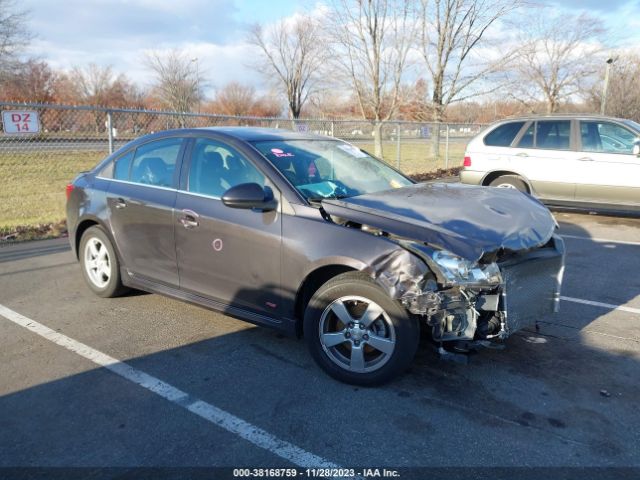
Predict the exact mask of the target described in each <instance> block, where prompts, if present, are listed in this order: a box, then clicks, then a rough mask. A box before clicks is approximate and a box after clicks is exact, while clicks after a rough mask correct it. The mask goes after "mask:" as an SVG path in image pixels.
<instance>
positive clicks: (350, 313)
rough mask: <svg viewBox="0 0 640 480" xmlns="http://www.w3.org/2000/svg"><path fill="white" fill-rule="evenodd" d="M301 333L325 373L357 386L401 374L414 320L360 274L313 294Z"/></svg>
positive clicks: (415, 339)
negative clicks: (302, 332)
mask: <svg viewBox="0 0 640 480" xmlns="http://www.w3.org/2000/svg"><path fill="white" fill-rule="evenodd" d="M336 312H338V313H336ZM368 312H371V313H368ZM363 319H364V321H363ZM304 332H305V339H306V342H307V346H308V347H309V351H310V352H311V355H312V357H313V359H314V360H315V361H316V363H317V364H318V365H319V366H320V367H321V368H322V369H323V370H324V371H325V372H326V373H328V374H329V375H330V376H332V377H333V378H335V379H336V380H339V381H341V382H345V383H350V384H353V385H363V386H374V385H380V384H382V383H385V382H388V381H389V380H391V379H392V378H394V377H396V376H398V375H399V374H400V373H402V372H403V371H404V370H405V369H406V368H407V367H409V365H410V364H411V361H412V360H413V357H414V355H415V353H416V350H417V348H418V343H419V341H420V328H419V325H418V321H417V319H416V318H414V317H412V316H411V315H410V314H409V312H407V311H406V310H405V309H404V308H403V307H402V305H400V303H399V302H397V301H395V300H393V299H391V298H390V297H389V295H387V293H386V292H385V291H384V290H383V289H382V288H381V287H380V286H378V285H377V284H376V283H375V282H374V281H373V280H372V279H371V278H370V277H368V276H367V275H365V274H363V273H360V272H348V273H344V274H342V275H338V276H337V277H335V278H333V279H332V280H330V281H329V282H327V283H325V284H324V285H323V286H322V287H320V289H318V291H317V292H316V293H315V294H314V295H313V297H312V298H311V300H310V301H309V304H308V305H307V308H306V310H305V315H304ZM334 342H335V343H334ZM383 350H384V351H383Z"/></svg>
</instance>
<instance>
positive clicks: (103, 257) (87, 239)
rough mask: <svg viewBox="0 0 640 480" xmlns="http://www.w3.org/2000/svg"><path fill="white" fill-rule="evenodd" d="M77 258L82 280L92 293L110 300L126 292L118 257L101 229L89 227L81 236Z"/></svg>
mask: <svg viewBox="0 0 640 480" xmlns="http://www.w3.org/2000/svg"><path fill="white" fill-rule="evenodd" d="M78 256H79V257H80V266H81V268H82V275H83V277H84V280H85V282H87V285H88V286H89V288H90V289H91V290H92V291H93V293H95V294H96V295H98V296H99V297H104V298H111V297H119V296H120V295H123V294H124V293H126V292H127V291H128V288H127V287H125V286H124V285H123V284H122V279H121V277H120V262H119V261H118V256H117V255H116V252H115V249H114V248H113V245H112V244H111V241H110V240H109V237H107V234H106V233H105V232H104V230H103V229H102V228H101V227H99V226H97V225H96V226H93V227H90V228H88V229H87V230H86V231H85V232H84V233H83V234H82V238H81V240H80V249H79V251H78ZM91 262H94V263H91Z"/></svg>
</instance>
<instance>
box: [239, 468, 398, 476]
mask: <svg viewBox="0 0 640 480" xmlns="http://www.w3.org/2000/svg"><path fill="white" fill-rule="evenodd" d="M233 477H234V478H295V477H306V478H398V477H400V473H399V472H398V471H397V470H392V469H387V468H363V469H358V470H356V469H353V468H304V469H303V468H234V469H233Z"/></svg>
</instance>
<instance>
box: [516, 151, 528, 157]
mask: <svg viewBox="0 0 640 480" xmlns="http://www.w3.org/2000/svg"><path fill="white" fill-rule="evenodd" d="M528 156H529V154H528V153H526V152H520V153H517V154H516V157H528Z"/></svg>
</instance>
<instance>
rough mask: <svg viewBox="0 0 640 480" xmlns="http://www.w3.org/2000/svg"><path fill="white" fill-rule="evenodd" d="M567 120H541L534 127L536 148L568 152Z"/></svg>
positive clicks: (569, 126)
mask: <svg viewBox="0 0 640 480" xmlns="http://www.w3.org/2000/svg"><path fill="white" fill-rule="evenodd" d="M570 137H571V122H570V121H569V120H543V121H539V122H537V125H536V148H545V149H550V150H569V146H570V144H571V141H570Z"/></svg>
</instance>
